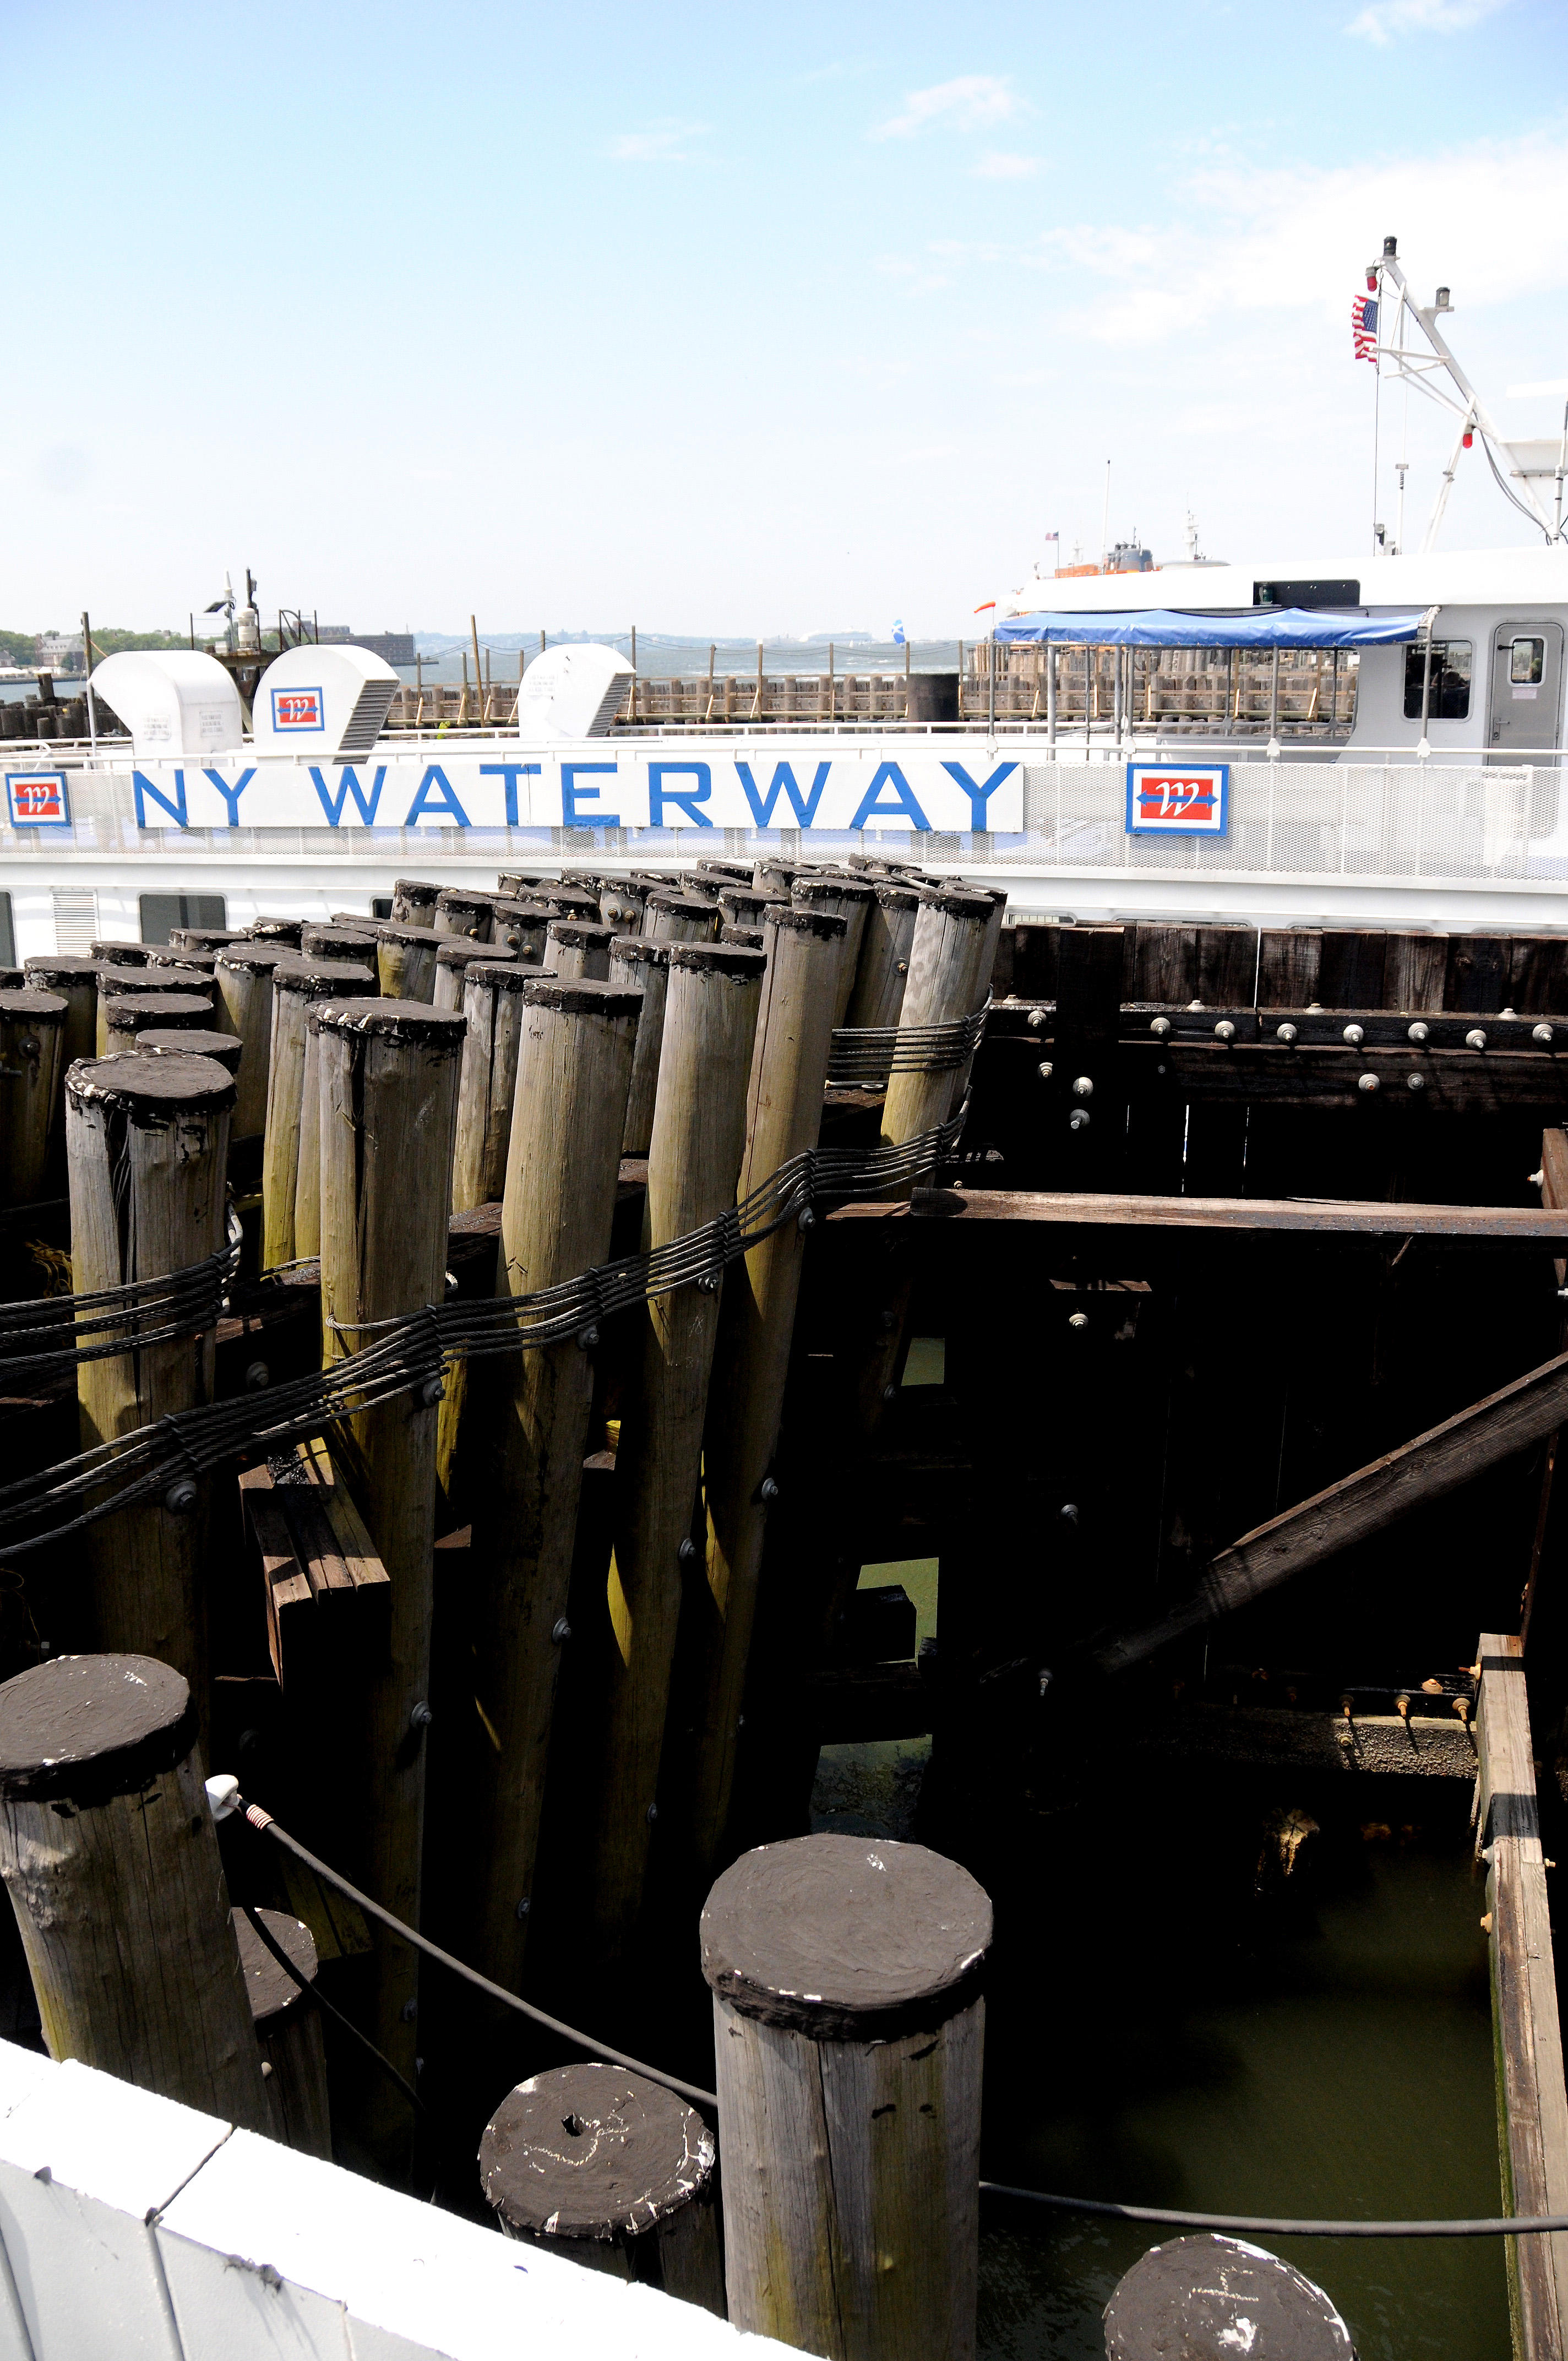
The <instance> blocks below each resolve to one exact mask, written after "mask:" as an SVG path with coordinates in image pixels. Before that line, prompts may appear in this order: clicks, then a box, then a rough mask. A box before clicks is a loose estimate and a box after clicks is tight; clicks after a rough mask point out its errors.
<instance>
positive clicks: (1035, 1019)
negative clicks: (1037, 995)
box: [1029, 1008, 1046, 1033]
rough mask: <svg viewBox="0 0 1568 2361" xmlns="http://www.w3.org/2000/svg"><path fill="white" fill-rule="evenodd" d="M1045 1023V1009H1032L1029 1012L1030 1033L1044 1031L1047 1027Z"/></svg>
mask: <svg viewBox="0 0 1568 2361" xmlns="http://www.w3.org/2000/svg"><path fill="white" fill-rule="evenodd" d="M1045 1022H1046V1012H1045V1010H1044V1009H1043V1008H1031V1009H1030V1011H1029V1029H1030V1031H1031V1032H1033V1033H1038V1032H1040V1031H1042V1030H1043V1028H1044V1026H1045Z"/></svg>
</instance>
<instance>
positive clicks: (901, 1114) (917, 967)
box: [882, 885, 1000, 1146]
mask: <svg viewBox="0 0 1568 2361" xmlns="http://www.w3.org/2000/svg"><path fill="white" fill-rule="evenodd" d="M918 890H919V892H920V895H921V907H920V909H919V911H918V912H917V914H916V920H915V931H914V935H913V937H912V939H911V942H910V949H909V974H908V977H907V979H906V982H905V993H904V1005H903V1006H902V1007H901V1009H900V1010H899V1014H898V1022H899V1024H900V1025H901V1026H911V1027H913V1026H925V1025H946V1024H949V1023H951V1022H952V1020H953V1019H954V1018H956V1017H959V1016H972V1015H973V1013H974V1011H975V1010H976V1009H977V1008H981V1007H982V1006H983V1005H984V1003H985V995H986V994H987V993H988V992H989V990H990V989H991V970H992V962H993V961H994V960H995V957H996V939H997V935H998V933H999V931H1000V922H999V918H998V914H997V910H996V906H995V904H994V902H993V901H992V898H991V896H990V895H988V894H977V893H973V892H971V891H970V889H969V888H968V887H967V886H957V885H938V886H928V885H923V886H921V887H920V888H919V889H918ZM963 1079H964V1070H963V1069H962V1068H953V1067H950V1066H949V1067H948V1069H947V1070H946V1071H942V1072H938V1073H914V1074H892V1075H890V1076H889V1077H888V1085H887V1099H886V1102H885V1104H884V1105H883V1118H882V1137H883V1144H884V1145H886V1146H902V1145H903V1143H904V1142H905V1140H909V1139H914V1138H916V1137H918V1136H919V1134H920V1133H921V1132H923V1131H929V1130H931V1129H932V1128H933V1127H934V1126H936V1125H938V1124H941V1123H945V1122H946V1121H947V1119H948V1115H950V1114H951V1113H952V1111H953V1107H954V1105H955V1104H956V1103H957V1093H958V1091H959V1087H960V1085H961V1084H962V1082H963Z"/></svg>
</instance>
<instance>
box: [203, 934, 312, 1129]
mask: <svg viewBox="0 0 1568 2361" xmlns="http://www.w3.org/2000/svg"><path fill="white" fill-rule="evenodd" d="M292 955H293V954H292V952H291V950H290V949H289V948H288V947H286V946H280V945H277V944H268V943H263V942H257V943H230V944H228V945H227V947H226V948H225V950H221V951H220V952H219V953H218V960H217V965H216V966H215V967H214V970H213V975H214V981H215V983H216V984H217V988H218V998H219V1003H220V1011H221V1013H220V1014H219V1017H218V1022H219V1024H220V1025H221V1026H222V1027H224V1029H225V1031H226V1032H229V1033H235V1034H237V1035H238V1037H239V1039H240V1042H241V1044H242V1045H243V1046H242V1048H241V1049H240V1057H239V1073H238V1076H237V1086H238V1091H239V1096H238V1097H237V1099H236V1102H235V1111H234V1136H235V1137H236V1139H250V1138H253V1137H256V1135H257V1134H258V1133H259V1132H262V1131H265V1129H266V1127H267V1076H268V1070H269V1066H270V1064H271V1059H272V974H273V970H274V969H275V968H276V967H277V966H278V965H279V963H280V961H283V960H285V959H288V958H290V957H291V956H292Z"/></svg>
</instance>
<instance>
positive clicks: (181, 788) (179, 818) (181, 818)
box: [131, 771, 191, 828]
mask: <svg viewBox="0 0 1568 2361" xmlns="http://www.w3.org/2000/svg"><path fill="white" fill-rule="evenodd" d="M131 785H132V787H133V789H134V790H135V793H136V799H137V827H138V828H156V827H157V826H158V822H157V820H149V819H148V816H147V804H146V801H145V798H146V797H147V796H151V797H152V800H153V802H154V803H155V804H159V805H161V806H162V807H163V809H164V810H165V811H166V812H167V813H168V814H169V817H170V819H171V820H174V821H176V822H177V823H178V824H179V826H180V827H181V828H189V827H190V825H191V823H190V821H189V820H188V819H187V818H186V817H185V774H184V772H183V771H176V772H175V774H174V801H173V802H172V803H170V800H169V797H168V796H166V795H165V794H164V793H163V790H162V789H161V788H160V787H155V786H154V785H153V784H152V781H151V780H150V779H149V778H148V776H147V774H146V773H145V772H142V771H133V772H132V773H131Z"/></svg>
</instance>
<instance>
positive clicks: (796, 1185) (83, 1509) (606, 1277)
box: [0, 1100, 968, 1557]
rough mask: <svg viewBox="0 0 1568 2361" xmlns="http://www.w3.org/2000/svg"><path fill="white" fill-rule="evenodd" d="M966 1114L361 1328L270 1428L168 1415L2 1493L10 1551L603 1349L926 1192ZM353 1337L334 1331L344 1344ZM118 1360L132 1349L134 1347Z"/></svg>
mask: <svg viewBox="0 0 1568 2361" xmlns="http://www.w3.org/2000/svg"><path fill="white" fill-rule="evenodd" d="M967 1111H968V1102H967V1100H966V1102H965V1103H964V1104H963V1105H962V1106H960V1107H959V1111H958V1113H957V1114H956V1115H953V1116H951V1117H950V1118H949V1119H948V1122H947V1123H945V1124H939V1125H938V1126H935V1127H934V1128H933V1129H931V1130H929V1131H924V1132H921V1133H919V1134H918V1135H917V1136H916V1137H915V1138H914V1139H911V1140H906V1141H905V1142H904V1143H903V1144H902V1145H901V1146H898V1147H892V1148H870V1149H855V1148H806V1149H805V1150H803V1151H802V1153H801V1154H800V1155H798V1156H794V1157H791V1158H790V1159H789V1161H788V1162H787V1163H785V1164H782V1165H780V1167H779V1169H778V1170H777V1171H776V1172H774V1173H773V1174H772V1175H770V1177H769V1178H768V1179H767V1180H764V1181H763V1182H762V1185H761V1186H760V1187H759V1188H757V1189H754V1190H753V1191H751V1195H750V1196H749V1197H746V1198H744V1199H743V1200H742V1201H741V1202H740V1204H738V1205H733V1206H730V1207H729V1208H728V1209H727V1210H726V1211H725V1212H724V1213H720V1214H719V1215H718V1217H717V1219H715V1220H714V1221H711V1222H707V1223H705V1224H704V1225H703V1226H702V1227H701V1228H700V1229H697V1230H692V1231H690V1232H688V1233H687V1235H685V1237H682V1238H673V1239H671V1240H670V1241H669V1242H668V1244H666V1245H664V1246H657V1247H655V1248H654V1249H653V1250H652V1253H649V1254H638V1255H628V1256H626V1257H624V1258H623V1259H622V1260H620V1262H612V1263H605V1264H602V1265H600V1266H599V1267H598V1268H597V1269H594V1270H589V1271H584V1272H582V1273H580V1274H579V1275H578V1276H577V1277H576V1279H564V1280H562V1281H561V1282H560V1283H559V1284H558V1285H557V1286H555V1287H550V1288H543V1289H541V1290H540V1291H539V1292H538V1293H537V1294H533V1295H519V1296H496V1297H492V1298H490V1299H488V1300H487V1301H484V1302H479V1303H462V1302H458V1303H439V1304H427V1305H426V1306H424V1308H423V1309H422V1310H421V1311H419V1312H413V1313H411V1314H410V1315H408V1316H405V1317H403V1318H401V1319H397V1320H383V1321H367V1322H364V1323H353V1326H354V1333H356V1334H364V1335H367V1336H368V1337H369V1338H370V1339H371V1341H370V1342H369V1343H368V1344H367V1345H366V1346H365V1348H364V1350H363V1351H361V1352H356V1353H352V1354H348V1355H345V1357H344V1358H343V1359H342V1360H340V1361H338V1362H336V1363H335V1364H334V1366H333V1367H332V1368H330V1369H324V1370H312V1371H311V1372H310V1373H309V1374H308V1375H307V1376H304V1377H301V1378H291V1379H289V1380H287V1381H286V1382H285V1383H284V1384H282V1385H280V1386H274V1387H272V1388H271V1389H269V1391H268V1393H267V1395H266V1396H265V1412H266V1414H265V1416H264V1417H262V1416H259V1415H258V1413H259V1412H260V1411H261V1410H262V1400H261V1398H258V1396H255V1395H247V1396H245V1397H243V1398H239V1399H234V1400H223V1401H214V1402H208V1403H205V1404H203V1405H202V1406H201V1407H200V1408H197V1409H194V1410H188V1411H170V1412H169V1413H168V1414H167V1415H166V1416H165V1417H163V1418H161V1419H159V1420H158V1421H157V1422H155V1423H154V1424H152V1425H149V1426H144V1427H138V1428H137V1429H136V1430H134V1431H133V1432H132V1433H127V1434H122V1435H116V1436H115V1437H114V1438H113V1439H112V1440H111V1441H109V1442H107V1443H101V1444H96V1445H94V1446H93V1448H92V1449H91V1450H88V1451H83V1452H80V1453H78V1454H77V1455H75V1456H74V1457H73V1458H70V1459H63V1460H61V1461H60V1462H59V1463H58V1464H57V1465H56V1466H51V1467H46V1468H39V1469H34V1470H33V1471H32V1472H30V1473H29V1474H27V1475H25V1476H22V1477H17V1478H16V1480H15V1481H13V1482H11V1483H9V1484H5V1485H0V1541H3V1542H4V1543H5V1548H6V1550H7V1553H8V1554H10V1555H11V1556H13V1557H15V1556H19V1555H20V1554H22V1552H23V1551H25V1550H29V1549H36V1548H38V1547H39V1546H40V1545H41V1544H42V1543H45V1542H47V1541H55V1540H59V1539H60V1538H61V1537H62V1536H63V1535H65V1534H68V1533H72V1532H80V1531H81V1530H82V1528H83V1527H84V1526H86V1525H89V1524H92V1523H93V1522H94V1521H95V1520H96V1519H98V1518H99V1517H103V1516H106V1515H108V1514H109V1513H110V1512H111V1511H112V1510H116V1509H123V1508H127V1507H130V1506H132V1505H134V1503H136V1502H137V1501H138V1500H147V1499H152V1498H153V1497H155V1496H156V1495H159V1494H161V1493H162V1492H164V1491H165V1490H166V1488H168V1486H169V1485H170V1482H171V1481H172V1479H173V1478H174V1477H175V1476H177V1475H191V1476H194V1477H201V1476H203V1475H206V1474H209V1473H210V1472H211V1471H212V1470H214V1468H216V1467H218V1466H222V1465H223V1464H224V1462H225V1461H226V1460H229V1459H232V1458H234V1457H235V1456H236V1455H238V1454H239V1453H240V1452H242V1451H247V1450H250V1449H256V1448H259V1449H261V1450H264V1451H266V1452H267V1453H268V1454H269V1455H272V1454H275V1453H278V1452H281V1451H283V1450H285V1449H286V1448H287V1447H288V1446H289V1444H292V1443H297V1442H300V1441H302V1440H304V1439H305V1438H307V1437H309V1436H310V1435H312V1434H314V1433H318V1432H319V1431H320V1429H321V1427H322V1425H323V1422H324V1423H329V1424H330V1423H331V1422H334V1421H337V1420H341V1419H347V1418H353V1417H357V1416H360V1415H361V1414H363V1413H364V1412H365V1411H369V1410H374V1409H376V1408H378V1406H379V1405H380V1404H381V1403H383V1402H388V1401H392V1400H395V1399H396V1398H397V1397H398V1396H399V1395H400V1394H404V1393H410V1392H413V1391H416V1390H421V1389H422V1390H424V1391H425V1392H426V1394H427V1396H428V1399H429V1400H430V1401H431V1402H432V1403H433V1402H434V1401H436V1400H439V1399H440V1396H441V1390H442V1388H443V1384H444V1376H445V1371H446V1369H447V1368H448V1367H450V1366H451V1365H452V1364H453V1363H455V1362H457V1361H463V1360H485V1359H489V1358H492V1357H494V1356H496V1355H498V1354H502V1353H519V1352H536V1351H539V1350H541V1349H542V1348H543V1347H544V1346H546V1345H559V1344H565V1343H567V1342H572V1341H576V1342H578V1343H581V1344H584V1345H587V1344H589V1343H591V1342H593V1341H595V1340H597V1335H598V1326H599V1323H600V1322H601V1321H602V1320H605V1319H608V1318H609V1317H611V1316H612V1315H613V1314H614V1313H616V1312H626V1311H630V1310H633V1309H635V1308H636V1307H637V1306H639V1305H641V1304H643V1303H646V1302H648V1301H651V1300H652V1298H653V1297H655V1296H658V1295H663V1294H667V1293H669V1292H670V1291H671V1290H673V1289H674V1288H677V1287H685V1286H689V1285H691V1284H692V1283H693V1282H695V1281H699V1280H703V1279H714V1280H717V1279H718V1278H719V1276H720V1275H721V1274H722V1272H723V1271H724V1269H725V1268H726V1267H727V1266H728V1265H729V1263H732V1262H736V1261H738V1260H740V1257H742V1256H744V1255H746V1254H748V1253H750V1251H751V1248H752V1247H753V1246H760V1245H761V1244H762V1241H763V1240H764V1239H765V1238H768V1237H771V1236H772V1235H773V1233H774V1231H776V1230H780V1229H782V1228H784V1225H785V1224H786V1223H789V1222H791V1221H795V1222H798V1223H800V1224H802V1226H803V1227H804V1226H806V1224H808V1223H809V1222H810V1221H812V1220H814V1219H815V1218H816V1215H815V1213H814V1205H815V1202H816V1200H817V1198H818V1197H824V1196H828V1197H832V1196H854V1195H858V1194H861V1193H865V1192H867V1191H869V1192H870V1193H872V1194H873V1195H874V1194H883V1193H888V1192H891V1191H894V1190H897V1189H901V1188H903V1187H905V1185H907V1184H908V1183H909V1182H911V1181H914V1180H916V1179H918V1178H919V1176H920V1174H921V1173H922V1172H924V1171H927V1170H930V1169H931V1168H932V1167H933V1166H935V1165H936V1164H938V1163H939V1162H940V1160H941V1159H943V1157H945V1156H947V1155H948V1154H949V1153H950V1152H951V1150H952V1148H954V1147H955V1146H956V1145H957V1142H958V1139H959V1134H960V1132H961V1130H962V1128H963V1124H964V1118H965V1115H966V1113H967ZM195 1268H202V1266H196V1267H195ZM175 1276H176V1277H178V1276H180V1274H176V1275H175ZM143 1284H146V1282H143ZM215 1316H216V1315H215V1312H214V1314H213V1317H214V1318H215ZM206 1324H208V1325H210V1324H211V1321H210V1320H209V1322H208V1323H206ZM346 1324H347V1323H336V1322H329V1323H328V1325H329V1326H330V1327H333V1328H334V1329H337V1330H338V1331H339V1333H342V1330H343V1328H344V1327H345V1325H346ZM178 1333H181V1334H184V1333H190V1332H188V1331H186V1330H184V1329H181V1330H180V1331H179V1332H178ZM115 1349H118V1350H122V1351H123V1350H125V1349H126V1345H124V1344H122V1345H119V1346H118V1347H117V1348H115ZM72 1357H74V1356H72V1355H71V1354H66V1353H62V1354H61V1355H60V1358H61V1359H70V1358H72ZM109 1487H112V1489H110V1488H109ZM72 1510H76V1513H74V1514H73V1513H71V1511H72ZM39 1519H44V1520H47V1522H46V1523H45V1524H44V1526H43V1528H42V1529H41V1530H37V1531H33V1532H24V1531H23V1529H24V1528H26V1527H28V1526H31V1525H35V1524H36V1523H37V1521H38V1520H39Z"/></svg>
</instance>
